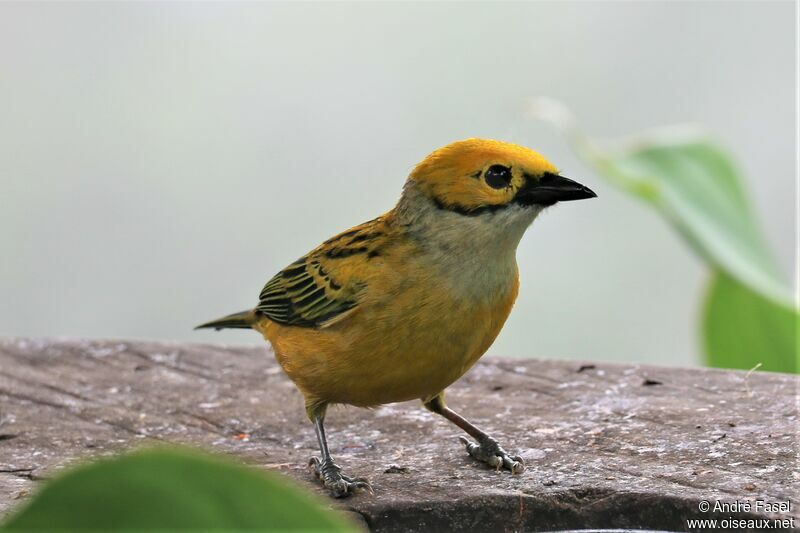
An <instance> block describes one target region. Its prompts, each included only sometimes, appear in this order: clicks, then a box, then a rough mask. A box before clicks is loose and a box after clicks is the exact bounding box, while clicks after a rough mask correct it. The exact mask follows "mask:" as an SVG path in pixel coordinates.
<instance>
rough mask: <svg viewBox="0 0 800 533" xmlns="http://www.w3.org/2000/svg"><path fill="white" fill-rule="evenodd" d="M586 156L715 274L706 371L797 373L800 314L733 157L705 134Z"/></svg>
mask: <svg viewBox="0 0 800 533" xmlns="http://www.w3.org/2000/svg"><path fill="white" fill-rule="evenodd" d="M587 153H588V154H591V155H590V156H589V159H590V161H592V162H593V163H594V164H595V166H596V168H597V169H598V170H600V171H601V173H602V174H603V175H605V176H607V177H608V178H609V181H611V182H612V183H614V184H615V185H617V186H619V187H620V188H622V189H623V190H625V191H627V192H629V193H631V194H633V195H634V196H636V197H638V198H640V199H641V200H643V201H645V202H647V203H648V204H650V205H652V206H653V207H654V208H656V209H657V210H658V212H659V213H660V214H661V215H662V216H663V217H664V218H665V219H666V220H667V221H668V222H669V223H670V224H672V226H673V227H675V229H676V230H677V231H678V233H679V234H680V235H681V236H683V237H684V239H685V240H686V242H687V243H688V244H689V245H690V247H691V248H692V249H693V250H694V251H695V252H696V253H697V254H698V255H699V256H700V257H701V258H702V259H703V260H704V261H705V262H706V263H707V264H708V265H709V266H710V267H711V270H712V273H713V274H712V275H713V277H714V280H713V283H712V284H711V286H710V289H709V293H708V296H707V298H706V301H707V305H706V309H705V316H704V318H703V328H702V331H703V336H704V339H703V345H704V348H705V354H706V361H707V362H708V364H709V365H711V366H716V367H723V368H741V369H749V368H753V367H754V366H756V365H757V364H759V363H760V364H761V369H762V370H772V371H779V372H798V365H797V359H798V351H797V348H798V347H797V342H796V341H797V338H796V331H797V325H798V316H800V315H798V314H797V310H796V307H795V306H794V304H793V303H792V294H791V289H790V288H789V287H788V286H787V285H786V284H785V283H784V282H783V280H782V279H781V275H780V273H779V270H778V268H777V266H776V264H775V262H774V260H773V258H772V255H771V254H770V252H769V250H768V248H767V245H766V243H765V240H764V238H763V236H762V235H761V232H760V231H759V228H758V224H757V222H756V217H755V215H754V213H753V211H752V209H751V207H750V205H749V203H748V201H747V196H746V194H745V192H744V189H743V187H742V179H741V176H740V175H739V173H738V172H737V170H736V167H735V166H734V164H733V163H732V162H731V159H730V158H729V156H728V155H727V154H726V153H725V152H724V151H723V150H722V149H720V148H719V147H717V146H716V145H715V144H714V143H713V142H712V141H710V140H709V139H708V138H706V137H705V136H703V135H700V134H694V135H690V136H686V135H684V136H680V137H676V136H675V135H669V134H661V135H658V134H656V135H653V136H651V137H649V138H648V139H646V140H645V139H641V140H639V141H638V142H636V143H634V144H630V145H628V146H627V147H623V148H618V149H616V150H607V151H601V150H598V149H596V148H593V149H591V150H589V151H588V152H587Z"/></svg>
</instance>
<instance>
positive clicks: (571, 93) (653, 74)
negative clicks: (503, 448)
mask: <svg viewBox="0 0 800 533" xmlns="http://www.w3.org/2000/svg"><path fill="white" fill-rule="evenodd" d="M794 21H795V14H794V6H793V3H791V2H788V1H787V2H752V3H749V2H674V3H658V2H639V3H632V2H619V3H610V2H609V3H602V2H597V3H589V2H574V3H573V2H559V3H544V2H537V3H513V4H495V3H492V4H488V3H486V4H483V3H470V4H453V3H440V4H386V3H380V4H363V3H344V4H338V3H322V4H317V3H303V4H295V5H289V4H279V3H246V4H245V3H242V4H238V3H226V4H222V3H219V4H216V3H202V4H195V3H177V2H176V3H131V4H117V3H91V4H76V3H64V4H44V3H31V4H22V3H19V4H11V3H3V4H0V119H1V120H0V250H2V261H0V335H34V336H39V335H48V336H53V335H57V336H79V337H124V338H151V339H177V340H191V341H220V342H228V343H254V342H260V339H259V337H258V336H257V334H256V333H250V332H237V331H233V332H231V331H228V332H220V333H214V332H193V331H192V327H193V326H194V325H195V324H197V323H199V322H200V321H204V320H207V319H211V318H216V317H217V316H219V315H222V314H225V313H228V312H233V311H239V310H241V309H244V308H247V307H249V306H252V305H254V304H255V303H256V300H257V296H258V293H259V291H260V289H261V287H262V285H263V284H264V282H266V281H267V280H268V279H269V278H270V277H271V276H272V274H274V273H275V272H276V271H278V270H279V269H280V268H282V267H283V266H285V265H287V264H288V263H289V262H291V261H293V260H294V259H296V258H297V257H299V256H301V255H302V254H304V253H305V252H306V251H308V250H309V249H311V248H312V247H313V246H315V245H316V244H318V243H319V242H320V241H322V240H324V239H325V238H327V237H329V236H330V235H332V234H333V233H335V232H338V231H340V230H344V229H346V228H348V227H350V226H352V225H355V224H357V223H359V222H362V221H364V220H367V219H369V218H372V217H374V216H376V215H377V214H379V213H381V212H383V211H385V210H388V209H389V208H391V207H392V205H393V203H394V202H395V200H396V198H397V197H398V194H399V191H400V187H401V185H402V183H403V180H404V179H405V177H406V175H407V174H408V172H409V170H410V169H411V168H412V166H413V165H414V163H416V162H417V161H418V160H419V159H421V158H422V157H424V156H425V155H426V154H427V153H428V152H430V151H431V150H432V149H434V148H436V147H438V146H440V145H443V144H446V143H448V142H450V141H453V140H456V139H461V138H464V137H470V136H481V137H493V138H498V139H502V140H507V141H512V142H517V143H520V144H524V145H528V146H530V147H532V148H534V149H537V150H539V151H541V152H543V153H544V154H545V155H546V156H547V157H548V158H549V159H550V160H551V161H553V162H555V163H556V165H557V166H559V167H560V168H561V169H562V171H563V172H564V174H565V175H567V176H571V177H573V178H576V179H578V180H580V181H582V182H584V183H586V184H587V185H589V186H590V187H592V188H593V189H595V190H596V191H597V192H598V194H599V196H600V197H599V199H597V200H593V201H588V202H580V203H574V204H565V205H561V206H557V207H556V208H553V209H551V210H549V211H548V212H547V213H545V214H544V215H543V216H542V217H541V218H540V219H539V220H537V222H536V223H535V224H534V227H533V229H532V231H530V232H529V233H528V234H527V235H526V237H525V239H524V240H523V242H522V244H521V246H520V249H519V253H518V259H519V263H520V270H521V277H522V290H521V294H520V297H519V300H518V301H517V304H516V308H515V311H514V313H513V314H512V316H511V318H510V320H509V322H508V323H507V325H506V327H505V330H504V331H503V333H502V334H501V336H500V338H499V339H498V340H497V342H496V343H495V345H494V346H493V347H492V349H491V350H490V353H493V354H497V355H507V356H541V357H565V358H583V359H602V360H618V361H647V362H657V363H662V364H696V363H699V361H700V359H699V354H700V349H699V343H698V340H697V336H696V330H697V327H698V326H697V321H698V315H699V309H700V305H701V303H702V294H703V293H702V290H703V288H704V284H705V283H706V281H707V276H706V271H705V269H704V267H703V266H702V265H701V264H700V263H699V262H698V261H697V260H696V259H695V258H693V257H692V256H691V255H690V254H689V252H688V250H687V249H686V248H685V247H684V245H683V243H682V242H680V241H678V239H677V237H676V236H675V235H674V234H673V233H672V231H671V230H670V228H668V227H667V226H666V225H665V224H664V223H663V222H662V221H661V220H660V219H658V218H657V216H656V215H655V214H654V213H652V212H651V211H649V210H648V209H647V208H645V207H644V206H642V205H640V204H638V203H636V202H635V201H634V200H632V199H630V198H628V197H626V196H624V195H622V194H621V193H618V192H616V191H615V190H613V189H611V188H610V187H609V186H607V185H606V184H605V183H604V182H603V181H601V180H600V179H599V178H598V177H597V176H596V175H594V174H593V173H592V172H591V171H590V170H589V169H588V168H586V167H585V166H584V165H583V164H581V163H580V162H579V161H578V160H577V158H576V157H575V155H574V154H573V153H572V152H571V150H570V149H569V147H568V146H567V145H566V144H565V142H564V140H563V139H562V138H560V137H559V135H558V134H557V133H556V132H555V131H554V130H553V129H552V128H551V127H549V126H547V125H544V124H541V123H534V122H531V121H530V120H529V119H527V118H526V117H525V114H524V112H523V110H524V108H525V102H526V99H528V98H529V97H531V96H550V97H555V98H558V99H560V100H562V101H563V102H565V103H566V104H567V105H568V106H569V107H571V108H572V109H573V111H574V112H575V113H576V115H577V117H578V120H579V121H580V123H581V125H582V126H583V128H584V129H585V130H586V131H588V132H589V133H590V134H592V135H595V136H598V137H615V136H619V135H625V134H629V133H635V132H638V131H640V130H643V129H648V128H652V127H656V126H660V125H668V124H675V123H683V122H693V123H700V124H702V125H704V126H705V127H706V128H707V129H708V130H710V131H711V132H713V133H714V134H715V135H716V136H717V137H718V139H719V140H720V141H721V142H722V143H723V144H724V145H726V146H727V147H728V148H729V149H730V150H731V151H732V152H733V153H734V154H735V155H736V158H737V159H738V161H739V163H740V164H741V166H742V168H743V170H744V172H745V174H746V177H747V188H748V189H749V191H750V193H751V197H752V201H753V203H754V205H755V207H756V209H757V211H758V214H759V216H760V219H761V221H762V225H763V229H764V231H765V233H766V234H767V237H768V240H769V243H770V244H771V246H772V248H773V250H774V251H775V253H776V254H777V255H778V259H779V260H780V264H781V265H782V266H783V267H784V270H785V272H786V274H787V276H788V275H789V273H790V272H793V260H794V233H793V228H794V222H795V208H796V199H795V196H794V175H795V168H794V164H795V109H794V102H795V96H794V89H795V88H794V81H795V56H794V48H795V36H794V31H795V28H794Z"/></svg>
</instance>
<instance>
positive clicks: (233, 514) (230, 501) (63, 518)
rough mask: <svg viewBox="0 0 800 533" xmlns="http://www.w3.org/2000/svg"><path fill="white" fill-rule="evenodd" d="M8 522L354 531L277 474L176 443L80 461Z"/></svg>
mask: <svg viewBox="0 0 800 533" xmlns="http://www.w3.org/2000/svg"><path fill="white" fill-rule="evenodd" d="M5 527H6V528H8V529H25V530H32V529H54V528H58V529H67V530H83V529H102V530H118V529H128V530H131V529H136V530H147V529H162V530H172V531H175V530H178V529H183V528H202V529H244V528H259V529H261V530H276V529H278V530H296V529H302V530H316V531H320V530H324V531H354V530H355V528H354V527H352V526H350V525H349V524H348V523H347V522H346V521H345V520H344V519H343V518H341V517H340V516H339V515H337V514H336V513H335V512H333V511H330V510H328V509H325V508H324V507H323V505H322V504H321V502H318V501H317V500H316V498H314V497H312V496H311V495H309V494H306V493H304V492H303V491H301V490H300V489H298V488H296V487H294V486H292V485H291V484H290V483H289V482H288V480H285V479H283V478H280V477H279V476H277V475H274V474H270V473H267V472H260V471H258V470H255V469H251V468H246V467H244V466H240V465H238V464H236V463H233V462H230V461H228V460H223V459H221V458H217V457H213V456H207V455H201V454H199V453H197V452H194V451H184V450H175V449H155V450H147V451H141V452H136V453H133V454H130V455H126V456H122V457H118V458H115V459H104V460H101V461H98V462H96V463H92V464H88V465H85V466H82V467H79V468H77V469H75V470H73V471H71V472H69V473H67V474H66V475H63V476H60V477H58V478H56V479H54V480H53V481H51V482H50V483H48V484H47V485H46V486H45V487H44V488H43V489H42V490H41V492H39V494H38V495H37V496H36V497H35V498H34V499H33V501H31V502H30V503H29V504H28V505H27V506H25V507H24V508H23V509H22V510H21V511H20V512H19V513H17V514H15V515H13V516H12V517H11V519H10V520H9V521H8V523H7V524H6V525H5Z"/></svg>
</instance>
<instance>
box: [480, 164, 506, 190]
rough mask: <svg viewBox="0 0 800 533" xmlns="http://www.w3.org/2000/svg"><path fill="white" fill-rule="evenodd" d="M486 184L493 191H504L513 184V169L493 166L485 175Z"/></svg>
mask: <svg viewBox="0 0 800 533" xmlns="http://www.w3.org/2000/svg"><path fill="white" fill-rule="evenodd" d="M484 179H485V180H486V184H487V185H488V186H489V187H492V188H493V189H504V188H506V187H508V185H509V183H511V169H510V168H508V167H504V166H503V165H492V166H490V167H489V168H487V169H486V173H485V174H484Z"/></svg>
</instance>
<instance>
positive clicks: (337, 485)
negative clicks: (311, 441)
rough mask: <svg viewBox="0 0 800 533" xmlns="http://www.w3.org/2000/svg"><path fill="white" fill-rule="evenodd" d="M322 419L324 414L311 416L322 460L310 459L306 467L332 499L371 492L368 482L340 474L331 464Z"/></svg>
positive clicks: (337, 467)
mask: <svg viewBox="0 0 800 533" xmlns="http://www.w3.org/2000/svg"><path fill="white" fill-rule="evenodd" d="M324 419H325V413H324V412H322V413H317V414H314V416H313V422H314V431H315V432H316V434H317V441H318V442H319V449H320V454H321V455H322V458H321V459H320V458H319V457H312V458H311V459H310V460H309V462H308V466H309V467H311V468H313V469H314V474H315V475H316V476H317V479H319V480H320V481H321V482H322V485H323V486H324V487H325V488H326V489H328V491H330V493H331V496H333V497H334V498H344V497H345V496H349V495H351V494H353V493H355V492H359V491H362V490H366V491H368V492H372V487H371V486H370V484H369V481H367V480H366V479H364V478H360V477H359V478H353V477H350V476H346V475H344V474H342V469H341V468H339V466H338V465H337V464H336V463H334V462H333V458H332V457H331V454H330V452H329V451H328V441H327V439H326V438H325V426H324V425H323V421H324Z"/></svg>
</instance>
